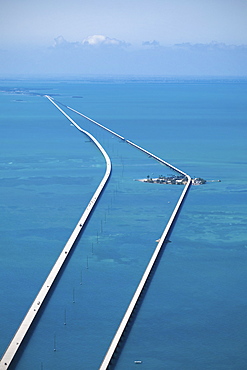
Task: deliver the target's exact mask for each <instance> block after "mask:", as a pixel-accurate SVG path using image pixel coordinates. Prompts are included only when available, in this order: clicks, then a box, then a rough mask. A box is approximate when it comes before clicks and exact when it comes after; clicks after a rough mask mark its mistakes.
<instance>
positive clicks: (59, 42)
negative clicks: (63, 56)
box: [53, 35, 80, 49]
mask: <svg viewBox="0 0 247 370" xmlns="http://www.w3.org/2000/svg"><path fill="white" fill-rule="evenodd" d="M79 45H80V43H79V42H69V41H67V40H65V38H64V37H63V36H61V35H60V36H58V37H56V38H55V39H54V44H53V47H54V48H63V49H65V48H66V49H67V48H71V47H78V46H79Z"/></svg>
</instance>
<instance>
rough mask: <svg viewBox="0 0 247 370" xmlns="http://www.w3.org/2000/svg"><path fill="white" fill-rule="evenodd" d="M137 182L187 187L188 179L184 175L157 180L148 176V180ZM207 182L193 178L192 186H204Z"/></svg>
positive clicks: (168, 176) (163, 177)
mask: <svg viewBox="0 0 247 370" xmlns="http://www.w3.org/2000/svg"><path fill="white" fill-rule="evenodd" d="M136 181H141V182H148V183H153V184H166V185H167V184H168V185H186V184H187V181H188V179H187V177H186V176H183V175H167V176H163V175H160V176H159V177H156V178H152V177H150V176H149V175H148V176H147V178H146V179H138V180H136ZM206 182H207V181H206V180H204V179H202V178H201V177H194V178H192V185H203V184H206Z"/></svg>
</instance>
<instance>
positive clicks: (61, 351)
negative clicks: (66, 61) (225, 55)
mask: <svg viewBox="0 0 247 370" xmlns="http://www.w3.org/2000/svg"><path fill="white" fill-rule="evenodd" d="M13 88H21V89H26V90H25V93H23V94H14V93H13V92H11V91H10V89H13ZM0 90H4V91H3V92H1V93H0V104H1V110H0V112H1V113H0V114H1V123H0V125H1V126H0V132H1V134H0V169H1V172H0V189H1V199H0V214H1V223H0V230H1V234H0V248H1V254H0V259H1V269H0V281H1V291H0V302H1V305H0V318H1V319H0V333H1V335H0V352H1V353H3V352H4V351H5V349H6V347H7V345H8V343H9V341H10V340H11V338H12V336H13V334H14V333H15V331H16V329H17V328H18V325H19V324H20V322H21V320H22V318H23V316H24V315H25V313H26V311H27V309H28V307H29V305H30V304H31V302H32V301H33V299H34V297H35V295H36V294H37V292H38V290H39V288H40V286H41V285H42V283H43V281H44V280H45V278H46V276H47V274H48V272H49V270H50V268H51V267H52V265H53V263H54V262H55V260H56V258H57V256H58V255H59V253H60V251H61V249H62V248H63V246H64V244H65V243H66V241H67V238H68V237H69V235H70V233H71V231H72V229H73V227H74V226H75V224H76V223H77V221H78V219H79V218H80V215H81V214H82V212H83V210H84V208H85V207H86V205H87V202H88V201H89V199H90V197H91V196H92V194H93V193H94V191H95V189H96V187H97V185H98V183H99V181H100V180H101V178H102V176H103V173H104V169H105V164H104V160H103V157H102V156H101V154H100V153H99V152H98V151H97V149H96V148H95V147H94V146H93V145H92V143H90V142H88V139H87V138H86V137H85V136H84V135H83V134H81V133H80V132H79V131H77V130H76V129H75V128H74V127H72V126H71V125H70V123H69V121H67V120H66V118H65V117H64V116H62V115H61V113H59V111H58V110H57V109H56V108H55V107H54V106H53V105H52V104H51V103H50V102H49V101H48V100H47V99H46V98H44V97H42V96H38V95H35V94H32V93H40V94H51V95H54V97H55V98H56V99H57V100H59V101H60V102H62V103H64V104H67V105H69V106H71V107H73V108H75V109H77V110H79V111H81V112H82V113H84V114H85V115H87V116H89V117H91V118H93V119H95V120H97V121H99V122H100V123H102V124H104V125H106V126H107V127H109V128H111V129H112V130H114V131H116V132H117V133H119V134H120V135H123V136H124V137H125V138H127V139H130V140H132V141H134V142H135V143H137V144H139V145H141V146H142V147H144V148H145V149H147V150H149V151H151V152H153V153H154V154H156V155H158V156H160V157H161V158H163V159H165V160H167V161H168V162H170V163H172V164H174V165H175V166H177V167H178V168H181V169H182V170H184V171H185V172H187V173H189V174H190V175H191V176H200V177H203V178H205V179H207V180H210V179H221V182H213V183H210V182H209V183H207V184H206V185H204V186H198V187H192V188H191V190H190V192H189V195H188V197H187V199H186V202H185V204H184V206H183V209H182V212H181V214H180V216H179V218H178V221H177V223H176V226H175V228H174V230H173V233H172V236H171V241H172V243H169V244H168V245H167V248H166V249H165V251H164V254H163V256H162V259H161V261H160V263H159V265H158V268H157V270H156V273H155V275H154V277H153V279H152V281H151V283H150V286H149V288H148V290H147V292H146V295H145V298H144V300H143V302H142V304H141V306H140V308H139V311H138V315H137V316H136V318H135V321H134V322H133V326H132V328H131V330H130V332H129V334H128V337H126V341H125V345H124V346H123V348H122V351H121V353H120V356H119V359H118V361H117V363H116V369H120V370H125V369H132V368H135V367H136V366H137V365H135V364H134V361H135V360H142V364H141V365H140V366H141V368H142V369H148V370H150V369H155V370H156V369H158V370H163V369H169V370H170V369H174V370H176V369H231V370H232V369H237V370H239V369H245V368H246V363H247V355H246V340H247V322H246V321H247V320H246V306H247V301H246V288H247V269H246V262H247V241H246V193H247V186H246V177H247V176H246V123H247V104H246V100H247V84H246V83H237V82H232V83H231V82H229V81H227V83H224V82H223V81H221V82H218V83H213V82H212V81H211V82H207V81H205V82H204V83H191V82H187V83H186V82H184V83H169V84H165V83H151V82H142V83H138V82H132V83H131V82H128V83H120V82H119V83H103V82H102V81H101V83H95V82H94V83H89V82H87V83H83V82H72V81H67V82H60V83H59V82H55V81H2V83H1V88H0ZM68 114H70V115H71V117H72V118H73V119H74V120H75V121H76V122H77V123H78V124H80V125H81V127H82V128H84V129H86V130H88V131H89V132H91V133H92V134H93V135H95V136H96V137H97V138H98V140H99V141H100V142H101V144H102V145H103V146H104V148H105V149H106V150H107V152H108V153H109V155H110V157H111V159H112V162H113V173H112V176H111V180H110V183H109V185H108V186H107V188H106V190H105V191H104V193H103V196H102V197H101V198H100V201H99V203H98V205H97V207H96V209H95V211H94V213H93V215H92V217H91V218H90V221H89V223H88V225H87V227H86V229H85V230H84V232H83V234H82V236H81V239H80V242H79V243H78V245H77V246H76V248H75V250H74V252H73V255H72V257H71V258H70V260H69V263H68V265H67V266H66V268H65V270H64V271H63V274H62V275H61V276H60V278H59V280H58V282H57V284H56V287H55V289H54V291H53V293H52V294H51V296H50V298H49V301H48V302H47V304H46V305H45V309H44V310H43V312H42V315H40V317H39V320H38V321H37V322H36V323H35V325H34V327H33V328H32V330H31V332H30V335H29V338H28V340H27V341H26V342H25V345H24V346H23V348H22V350H20V353H19V355H18V356H17V358H16V360H15V362H14V364H13V366H12V368H15V369H17V370H24V369H25V370H26V369H44V370H45V369H59V370H60V369H64V370H65V369H86V370H91V369H92V370H94V369H98V367H99V365H100V363H101V361H102V359H103V357H104V354H105V352H106V350H107V348H108V346H109V344H110V341H111V339H112V337H113V335H114V333H115V330H116V329H117V326H118V324H119V323H120V321H121V318H122V316H123V314H124V312H125V309H126V308H127V306H128V303H129V301H130V299H131V297H132V294H133V292H134V291H135V288H136V286H137V284H138V282H139V280H140V278H141V275H142V273H143V271H144V269H145V266H146V264H147V262H148V260H149V258H150V256H151V254H152V252H153V250H154V248H155V246H156V242H155V240H156V239H158V238H159V237H160V235H161V233H162V231H163V229H164V227H165V225H166V222H167V220H168V219H169V216H170V214H171V212H172V210H173V207H174V205H175V203H176V201H177V199H178V197H179V195H180V193H181V188H180V187H179V186H178V187H175V186H174V187H173V186H162V185H155V184H143V183H140V182H137V181H133V180H134V179H138V178H144V177H146V176H147V175H150V176H158V175H160V174H163V175H166V174H168V173H170V170H169V169H167V168H166V167H165V166H161V165H160V164H158V163H157V162H155V161H154V160H152V159H150V158H148V157H147V156H145V155H144V154H142V153H140V152H139V151H137V150H136V149H134V148H132V147H130V146H128V145H127V144H126V143H122V142H119V141H118V140H117V139H116V138H113V137H112V136H111V135H110V134H108V133H106V132H104V131H102V130H101V129H99V128H97V127H95V126H93V124H91V123H89V122H88V121H86V120H84V119H83V118H81V117H79V116H78V115H76V114H74V113H71V112H68ZM73 299H74V300H75V303H73ZM65 316H66V325H64V320H65ZM54 338H55V342H56V344H55V345H56V352H54V351H53V349H54Z"/></svg>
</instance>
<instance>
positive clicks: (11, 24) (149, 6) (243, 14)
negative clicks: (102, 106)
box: [0, 0, 247, 74]
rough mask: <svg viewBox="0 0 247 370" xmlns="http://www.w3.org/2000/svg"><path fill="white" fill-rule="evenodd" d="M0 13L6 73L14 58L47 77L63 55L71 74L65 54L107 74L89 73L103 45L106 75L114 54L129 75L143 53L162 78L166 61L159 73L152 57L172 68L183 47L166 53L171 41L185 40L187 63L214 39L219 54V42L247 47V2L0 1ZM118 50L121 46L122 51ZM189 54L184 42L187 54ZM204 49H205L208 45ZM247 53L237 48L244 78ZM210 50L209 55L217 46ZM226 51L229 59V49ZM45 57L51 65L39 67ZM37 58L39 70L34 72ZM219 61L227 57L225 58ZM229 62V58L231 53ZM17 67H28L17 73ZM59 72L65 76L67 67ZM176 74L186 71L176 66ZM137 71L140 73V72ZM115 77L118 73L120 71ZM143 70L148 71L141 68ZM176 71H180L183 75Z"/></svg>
mask: <svg viewBox="0 0 247 370" xmlns="http://www.w3.org/2000/svg"><path fill="white" fill-rule="evenodd" d="M0 9H1V10H0V58H1V59H0V66H1V67H2V71H3V73H5V72H6V73H8V72H9V73H10V72H11V71H13V73H14V65H15V64H16V63H14V62H13V58H16V61H17V62H18V63H19V67H18V68H19V70H18V68H17V66H16V68H17V69H16V71H17V73H21V71H23V73H24V70H25V68H24V67H25V65H26V66H28V65H30V67H31V66H32V70H31V71H30V73H31V72H32V71H33V73H39V71H40V73H42V68H43V72H45V71H46V72H47V73H49V72H51V73H53V72H52V70H51V68H50V67H51V64H52V63H53V62H54V61H55V60H57V59H58V57H61V56H62V54H64V59H65V60H67V62H66V68H65V69H64V72H66V73H67V72H68V71H69V69H70V67H69V58H68V57H69V55H68V50H69V52H70V53H71V54H73V56H74V57H77V58H78V59H77V62H78V63H77V64H76V63H75V61H73V63H72V65H73V68H75V67H76V68H75V69H76V71H77V72H76V73H79V72H80V73H82V74H83V73H107V68H103V69H102V68H101V69H100V68H97V66H95V68H96V69H95V70H93V69H92V68H91V69H90V68H88V66H89V64H90V58H93V56H92V54H93V53H96V51H93V50H92V49H93V48H96V47H98V46H100V47H101V50H99V48H98V50H97V53H98V54H97V56H100V57H102V58H103V60H105V63H108V67H109V68H108V69H109V73H110V70H111V63H110V60H109V55H110V54H111V53H112V55H113V59H114V63H118V61H119V63H120V64H121V60H123V55H124V58H127V60H126V62H127V63H128V64H129V68H128V71H127V70H126V71H125V72H126V73H131V63H132V64H133V65H132V66H133V67H134V64H136V63H137V62H138V60H139V61H141V58H142V57H143V55H142V56H141V55H140V53H144V54H145V56H146V57H147V59H148V60H150V63H151V65H150V67H151V68H152V67H154V70H153V72H154V73H158V74H160V73H161V72H162V63H161V60H160V63H159V68H156V70H155V65H152V56H153V58H157V57H158V58H161V59H162V58H165V59H164V61H165V60H166V57H167V58H168V59H169V58H170V59H169V60H170V61H171V62H170V63H171V64H174V58H175V60H176V55H177V56H179V58H180V56H181V55H180V54H181V49H180V50H179V52H178V50H176V51H174V50H173V52H171V50H170V49H169V50H168V49H167V48H168V47H171V46H172V45H174V44H182V43H187V50H189V51H190V58H191V57H192V53H194V56H195V54H196V56H198V55H199V54H198V52H199V51H198V48H197V49H196V48H194V49H193V51H192V49H191V44H192V45H193V44H210V43H211V42H214V44H213V45H214V46H213V48H214V49H217V52H219V47H216V44H226V45H236V46H240V45H247V0H69V1H67V0H41V1H35V0H0ZM97 35H100V36H97ZM55 39H56V41H54V40H55ZM52 47H53V49H54V50H53V52H51V51H49V52H48V51H47V50H48V49H49V48H52ZM89 47H90V49H88V48H89ZM109 47H111V51H109ZM104 48H105V49H106V48H107V51H106V50H103V49H104ZM162 48H163V49H162ZM24 49H25V56H24V55H21V50H24ZM27 49H28V51H27ZM45 49H47V50H46V51H45ZM55 49H59V53H60V54H59V55H58V51H57V54H56V53H55ZM61 49H63V51H62V50H61ZM75 49H77V50H76V51H75ZM78 49H80V52H79V51H78ZM113 49H114V50H113ZM116 49H124V51H123V50H121V51H120V50H118V51H117V50H116ZM147 49H149V51H147ZM157 49H159V52H158V51H157ZM185 49H186V45H184V48H183V53H184V50H185ZM221 49H222V46H221ZM34 50H35V54H34ZM66 50H67V51H66ZM205 50H208V46H206V49H205ZM246 50H247V49H246V48H245V50H244V51H243V48H242V49H241V51H240V49H237V54H238V58H239V59H238V60H239V63H240V65H241V66H242V67H241V68H242V69H241V70H240V74H245V70H243V68H244V64H245V61H246V60H245V57H246ZM32 51H33V54H32ZM201 51H202V47H201V49H200V52H201ZM230 51H231V53H230ZM235 51H236V50H235V49H234V50H230V48H228V53H230V54H231V55H232V56H233V55H234V52H235ZM210 52H211V54H212V48H211V51H210ZM14 53H16V54H14ZM42 53H43V54H42ZM44 53H45V55H44ZM66 53H67V54H66ZM75 53H77V54H76V55H75ZM138 53H139V54H138ZM167 53H168V54H167ZM224 53H225V57H226V50H224ZM55 54H56V55H55ZM130 54H131V55H130ZM175 54H176V55H175ZM230 54H229V55H230ZM235 54H236V53H235ZM82 55H83V56H84V57H83V58H82ZM90 55H91V57H90ZM107 55H108V57H107ZM188 55H189V54H187V59H188ZM94 56H95V55H94ZM43 57H45V58H46V59H47V60H46V61H44V63H43V67H42V60H41V59H42V58H43ZM32 58H34V61H33V63H35V65H36V67H37V68H36V72H35V68H34V65H33V63H32ZM56 58H57V59H56ZM118 58H120V59H118ZM190 58H189V60H188V61H187V64H186V65H187V67H188V66H189V63H191V59H190ZM221 58H223V56H222V55H221ZM234 58H235V61H234V63H235V67H236V65H237V64H238V62H237V60H236V55H235V56H234ZM241 58H243V61H242V59H241ZM82 59H83V60H84V66H85V69H84V70H83V68H82V67H81V68H79V61H81V60H82ZM185 59H186V58H185ZM195 59H197V62H196V63H201V62H200V61H199V60H198V58H195ZM199 59H200V58H199ZM227 59H228V60H229V56H227ZM11 60H12V62H11ZM49 61H50V64H49ZM185 61H186V60H185ZM20 63H21V64H22V67H23V68H20ZM125 64H126V63H125ZM228 64H229V63H228ZM49 65H50V67H49ZM72 65H71V68H72ZM64 67H65V65H64ZM105 67H107V66H106V65H105ZM125 67H126V65H125ZM147 67H148V66H147ZM181 67H182V66H181ZM197 67H198V65H197ZM227 68H228V69H227V70H226V72H227V71H228V72H229V73H231V71H232V67H230V66H228V67H227ZM59 69H60V73H62V68H59ZM115 69H116V68H115ZM120 69H121V68H120ZM125 69H126V68H125ZM178 70H179V71H180V70H181V68H180V67H179V66H178ZM197 70H198V68H197ZM155 71H156V72H155ZM133 72H134V73H135V68H133ZM166 72H168V73H176V70H175V69H174V68H173V69H172V68H168V70H166V69H164V74H166ZM185 72H186V71H185ZM192 72H193V70H192ZM197 72H198V73H199V72H200V71H199V70H198V71H197ZM204 72H205V71H204ZM209 72H210V71H209ZM212 72H213V71H212ZM216 72H217V71H216ZM246 72H247V69H246ZM116 73H118V71H117V70H116ZM143 73H145V71H144V69H143ZM179 73H182V70H181V71H180V72H179ZM188 73H189V72H188ZM185 74H186V73H185Z"/></svg>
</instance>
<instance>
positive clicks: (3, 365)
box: [0, 95, 191, 370]
mask: <svg viewBox="0 0 247 370" xmlns="http://www.w3.org/2000/svg"><path fill="white" fill-rule="evenodd" d="M45 97H46V98H47V99H49V100H50V102H51V103H52V104H54V105H55V106H56V108H57V109H59V110H60V112H61V113H62V114H64V116H65V117H66V118H68V120H69V121H70V122H71V123H72V124H73V125H74V126H75V127H76V128H77V129H78V130H80V131H82V132H84V133H85V134H86V135H88V136H89V137H90V139H92V141H93V142H94V143H95V144H96V145H97V147H98V148H99V149H100V151H101V153H102V154H103V155H104V157H105V160H106V172H105V175H104V177H103V179H102V180H101V183H100V185H99V186H98V188H97V190H96V192H95V194H94V195H93V197H92V199H91V200H90V202H89V204H88V206H87V208H86V210H85V211H84V213H83V215H82V217H81V219H80V220H79V222H78V223H77V225H76V227H75V229H74V231H73V232H72V234H71V236H70V238H69V240H68V242H67V243H66V245H65V247H64V249H63V250H62V252H61V254H60V256H59V257H58V259H57V261H56V263H55V265H54V266H53V268H52V270H51V272H50V274H49V275H48V277H47V279H46V281H45V283H44V284H43V286H42V288H41V289H40V291H39V293H38V295H37V297H36V298H35V300H34V301H33V303H32V305H31V307H30V309H29V311H28V312H27V314H26V316H25V318H24V320H23V322H22V323H21V325H20V327H19V329H18V330H17V332H16V334H15V336H14V337H13V339H12V341H11V343H10V345H9V347H8V348H7V350H6V352H5V354H4V355H3V357H2V359H1V362H0V370H2V369H7V368H8V366H9V365H10V363H11V361H12V359H13V357H14V356H15V353H16V352H17V350H18V348H19V347H20V345H21V342H22V341H23V339H24V337H25V335H26V333H27V331H28V329H29V327H30V326H31V324H32V322H33V321H34V319H35V316H36V315H37V312H38V310H39V308H40V306H41V304H42V303H43V301H44V300H45V297H46V296H47V294H48V292H49V290H50V288H51V285H52V283H53V282H54V280H55V279H56V277H57V275H58V273H59V271H60V269H61V267H62V265H63V264H64V262H65V259H66V257H67V256H68V254H69V252H70V250H71V249H72V247H73V245H74V243H75V241H76V239H77V237H78V235H79V233H80V231H81V230H82V228H83V225H84V224H85V222H86V220H87V218H88V216H89V214H90V212H91V211H92V209H93V207H94V205H95V203H96V201H97V199H98V197H99V195H100V193H101V191H102V190H103V188H104V186H105V185H106V183H107V181H108V179H109V176H110V173H111V161H110V158H109V157H108V155H107V153H106V152H105V150H104V149H103V147H102V146H101V145H100V144H99V142H98V141H97V140H96V139H95V138H94V137H93V136H92V135H91V134H90V133H88V132H87V131H85V130H82V129H81V128H80V126H78V125H77V124H76V123H75V122H74V121H73V120H72V119H71V118H70V117H69V116H68V115H67V114H66V113H65V112H64V111H63V110H62V109H61V108H60V107H59V106H58V105H57V104H56V103H55V100H54V99H53V98H51V97H50V96H48V95H45ZM59 104H60V105H63V104H61V103H59ZM66 108H68V109H70V110H71V111H73V112H75V113H77V114H79V115H80V116H82V117H84V118H85V119H87V120H89V121H91V122H92V123H94V124H96V125H97V126H99V127H101V128H102V129H104V130H106V131H108V132H110V133H111V134H112V135H114V136H116V137H118V138H119V139H121V140H123V141H124V142H126V143H127V144H129V145H132V146H133V147H135V148H136V149H138V150H140V151H142V152H143V153H145V154H147V155H148V156H149V157H152V158H154V159H155V160H157V161H158V162H160V163H162V164H164V165H166V166H168V167H169V168H171V169H172V170H174V171H177V172H178V173H181V174H182V175H183V176H185V177H186V178H187V183H186V185H185V187H184V189H183V191H182V194H181V195H180V197H179V200H178V202H177V204H176V206H175V208H174V210H173V212H172V215H171V217H170V219H169V221H168V223H167V225H166V227H165V229H164V231H163V233H162V235H161V238H160V240H159V242H158V244H157V247H156V248H155V250H154V252H153V255H152V257H151V259H150V261H149V263H148V265H147V267H146V270H145V272H144V274H143V276H142V278H141V280H140V282H139V284H138V287H137V289H136V291H135V293H134V295H133V297H132V299H131V302H130V304H129V306H128V308H127V310H126V312H125V314H124V316H123V318H122V321H121V323H120V325H119V327H118V329H117V331H116V333H115V335H114V337H113V339H112V342H111V344H110V346H109V348H108V350H107V353H106V355H105V357H104V359H103V361H102V363H101V365H100V368H99V370H107V369H109V367H110V365H111V363H112V360H113V357H114V354H115V352H116V349H117V347H118V345H119V343H120V340H121V338H122V336H123V335H124V332H125V329H126V327H127V325H128V322H129V320H130V318H131V316H132V314H133V312H134V309H135V307H136V305H137V302H138V300H139V298H140V296H141V293H142V291H143V289H144V287H145V285H146V283H147V281H148V278H149V276H150V274H151V272H152V270H153V268H154V265H155V263H156V262H157V259H158V256H159V254H160V252H161V250H162V246H163V245H164V243H165V241H166V240H167V237H168V235H169V232H170V231H171V228H172V226H173V224H174V221H175V219H176V216H177V215H178V213H179V210H180V208H181V206H182V203H183V201H184V199H185V197H186V194H187V192H188V190H189V187H190V185H191V178H190V176H189V175H187V174H186V173H185V172H183V171H181V170H180V169H178V168H176V167H175V166H173V165H171V164H170V163H168V162H166V161H164V160H163V159H161V158H159V157H157V156H156V155H154V154H152V153H150V152H148V151H147V150H145V149H143V148H142V147H140V146H138V145H137V144H135V143H133V142H132V141H130V140H126V139H125V138H124V137H123V136H121V135H119V134H117V133H116V132H114V131H112V130H110V129H109V128H107V127H105V126H103V125H101V124H100V123H98V122H96V121H94V120H93V119H91V118H89V117H87V116H85V115H84V114H82V113H80V112H78V111H76V110H75V109H73V108H70V107H68V106H66Z"/></svg>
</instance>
